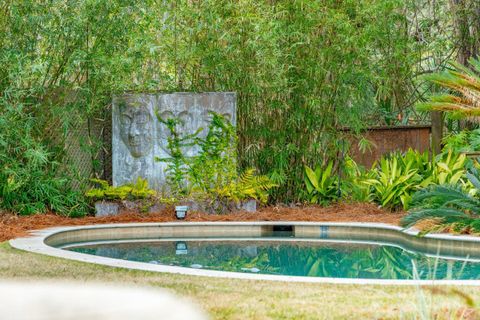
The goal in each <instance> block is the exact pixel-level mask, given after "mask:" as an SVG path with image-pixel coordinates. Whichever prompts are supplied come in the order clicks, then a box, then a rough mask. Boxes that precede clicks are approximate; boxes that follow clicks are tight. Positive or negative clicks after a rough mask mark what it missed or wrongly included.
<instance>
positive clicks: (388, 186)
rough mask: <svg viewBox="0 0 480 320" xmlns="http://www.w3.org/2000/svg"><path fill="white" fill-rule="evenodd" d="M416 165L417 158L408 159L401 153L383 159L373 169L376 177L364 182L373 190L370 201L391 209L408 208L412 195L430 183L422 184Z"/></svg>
mask: <svg viewBox="0 0 480 320" xmlns="http://www.w3.org/2000/svg"><path fill="white" fill-rule="evenodd" d="M416 163H417V162H416V160H415V158H413V157H409V158H408V159H407V158H405V157H403V156H402V155H401V154H399V153H394V154H392V155H390V156H389V157H382V158H381V159H380V161H379V163H378V166H377V167H374V168H373V169H372V172H373V175H374V177H373V178H369V179H366V180H365V181H364V183H365V184H366V185H368V186H370V187H371V188H372V191H371V194H370V199H371V200H373V201H375V202H378V203H379V204H380V205H381V206H382V207H385V208H389V209H396V208H399V207H400V206H402V207H403V208H404V209H406V208H408V205H409V203H410V199H411V193H412V192H413V191H414V190H416V189H418V188H419V187H420V186H421V185H422V184H426V183H428V182H422V177H421V176H420V175H419V173H418V172H419V168H418V167H415V164H416ZM417 164H418V163H417Z"/></svg>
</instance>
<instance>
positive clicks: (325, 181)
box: [305, 161, 338, 205]
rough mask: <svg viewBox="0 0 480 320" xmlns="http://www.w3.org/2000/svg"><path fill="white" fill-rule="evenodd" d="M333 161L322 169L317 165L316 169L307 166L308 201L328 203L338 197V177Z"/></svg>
mask: <svg viewBox="0 0 480 320" xmlns="http://www.w3.org/2000/svg"><path fill="white" fill-rule="evenodd" d="M332 169H333V161H330V162H329V163H328V164H327V166H326V167H325V168H324V169H322V167H321V166H319V165H317V166H316V167H315V170H312V169H311V168H310V167H308V166H305V186H306V189H307V193H308V194H307V196H308V201H309V202H310V203H320V204H322V205H326V204H328V203H330V202H331V201H334V200H337V199H338V177H336V176H335V175H334V173H333V172H332Z"/></svg>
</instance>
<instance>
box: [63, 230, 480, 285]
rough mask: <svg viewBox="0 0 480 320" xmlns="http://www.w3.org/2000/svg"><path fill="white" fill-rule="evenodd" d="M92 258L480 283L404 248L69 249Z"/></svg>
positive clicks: (257, 243)
mask: <svg viewBox="0 0 480 320" xmlns="http://www.w3.org/2000/svg"><path fill="white" fill-rule="evenodd" d="M67 250H71V251H75V252H80V253H86V254H91V255H97V256H103V257H109V258H116V259H123V260H129V261H137V262H147V263H153V264H162V265H170V266H182V267H189V268H198V269H209V270H221V271H234V272H248V273H261V274H274V275H290V276H308V277H335V278H363V279H437V280H438V279H454V280H466V279H468V280H476V279H480V263H478V262H468V261H462V260H452V259H445V258H441V257H429V256H426V255H424V254H421V253H413V252H410V251H406V250H404V249H402V248H400V247H396V246H390V245H378V244H354V243H338V242H321V241H274V240H272V241H270V240H260V239H259V240H223V239H222V240H221V241H219V240H193V239H189V240H185V241H179V240H171V241H168V240H162V241H152V242H129V243H125V242H117V243H115V242H112V243H99V244H89V245H83V246H82V245H78V246H72V247H68V248H67Z"/></svg>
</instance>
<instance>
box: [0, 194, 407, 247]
mask: <svg viewBox="0 0 480 320" xmlns="http://www.w3.org/2000/svg"><path fill="white" fill-rule="evenodd" d="M404 214H405V213H404V212H396V213H391V212H388V211H385V210H383V209H380V208H378V207H377V206H376V205H373V204H368V203H353V204H336V205H332V206H329V207H318V206H309V207H296V208H290V207H283V206H271V207H266V208H262V209H260V210H259V211H258V212H255V213H248V212H239V213H230V214H222V215H214V214H206V213H199V212H189V213H188V214H187V217H186V219H185V220H183V221H332V222H383V223H390V224H393V225H398V224H399V221H400V219H401V218H402V217H403V216H404ZM167 221H178V220H176V219H175V215H174V211H173V209H171V210H164V211H162V212H158V213H149V214H139V213H129V212H127V213H123V214H121V215H118V216H111V217H102V218H96V217H84V218H67V217H62V216H58V215H55V214H37V215H32V216H17V215H13V214H3V215H0V242H1V241H6V240H9V239H12V238H15V237H20V236H25V235H28V232H29V231H31V230H38V229H44V228H48V227H55V226H76V225H87V224H102V223H126V222H167Z"/></svg>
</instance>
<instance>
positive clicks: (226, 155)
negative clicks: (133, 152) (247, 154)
mask: <svg viewBox="0 0 480 320" xmlns="http://www.w3.org/2000/svg"><path fill="white" fill-rule="evenodd" d="M211 115H212V121H211V122H210V124H209V127H208V128H207V130H208V132H207V134H206V135H205V137H204V138H202V137H200V136H199V133H200V130H199V131H197V132H195V133H193V134H187V135H182V134H180V133H179V132H178V131H177V124H178V123H179V121H181V120H180V119H170V120H164V119H161V118H160V117H159V118H160V119H159V120H160V121H162V122H163V123H165V124H167V128H168V129H169V131H170V138H169V139H168V144H167V148H168V149H169V151H170V152H169V153H170V155H171V157H169V158H157V159H156V160H157V161H163V162H167V164H168V165H167V170H166V172H167V183H168V186H169V188H170V192H171V193H172V194H173V195H175V196H178V197H184V198H189V197H196V198H201V199H207V200H210V201H212V202H214V201H219V202H224V201H227V202H228V201H234V202H240V201H243V200H248V199H255V200H258V201H260V202H261V203H266V202H267V200H268V191H269V190H270V189H272V188H273V187H275V186H277V184H275V183H273V182H272V181H271V180H270V178H268V177H267V176H263V175H255V170H254V169H247V170H245V171H244V172H243V173H242V174H240V175H239V174H238V172H237V161H236V155H237V153H236V146H237V140H236V135H235V128H234V127H233V126H232V124H231V123H230V122H229V121H227V120H225V119H224V117H223V116H222V115H220V114H217V113H215V112H212V113H211ZM185 146H198V147H199V152H198V154H197V155H195V156H192V157H187V156H185V154H184V151H183V147H185Z"/></svg>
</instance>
